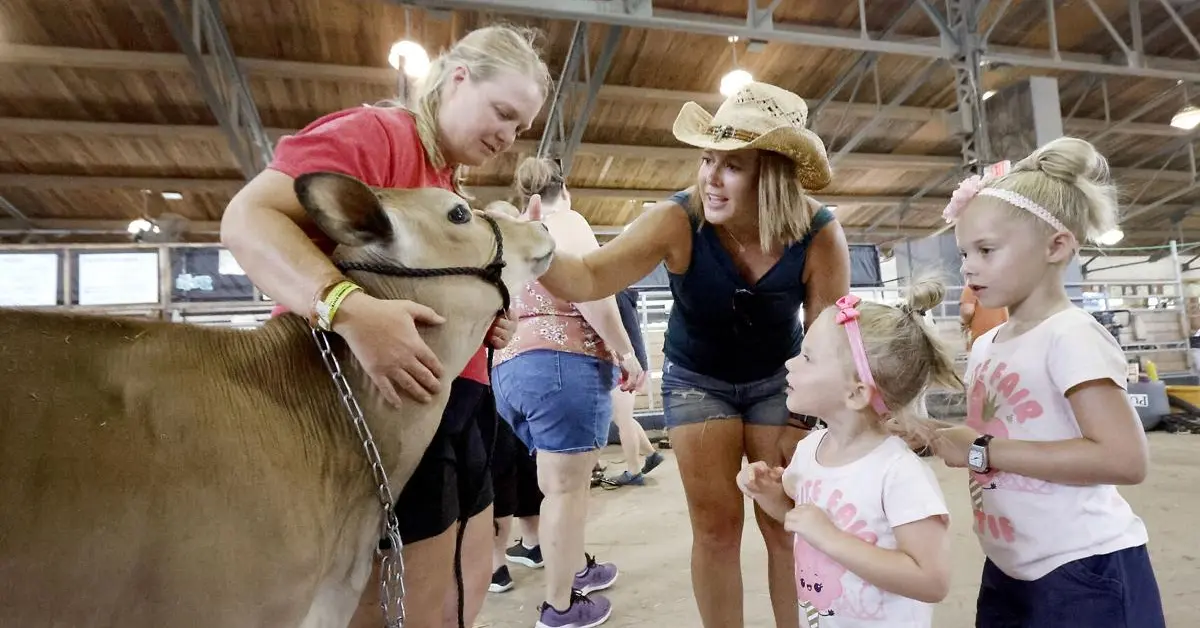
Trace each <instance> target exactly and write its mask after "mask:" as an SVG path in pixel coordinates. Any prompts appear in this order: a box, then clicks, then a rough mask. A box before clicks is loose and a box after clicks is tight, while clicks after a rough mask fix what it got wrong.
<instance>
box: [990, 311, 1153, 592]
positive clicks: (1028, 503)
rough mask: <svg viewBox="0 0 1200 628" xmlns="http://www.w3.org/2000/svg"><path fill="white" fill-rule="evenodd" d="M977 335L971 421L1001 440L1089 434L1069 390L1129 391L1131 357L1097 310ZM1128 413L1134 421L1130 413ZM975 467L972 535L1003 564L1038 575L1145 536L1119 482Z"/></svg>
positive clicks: (1023, 574) (1018, 573)
mask: <svg viewBox="0 0 1200 628" xmlns="http://www.w3.org/2000/svg"><path fill="white" fill-rule="evenodd" d="M1008 324H1009V323H1005V324H1004V325H1001V326H999V327H997V328H995V329H993V330H991V331H989V332H988V333H986V334H984V335H982V336H980V337H979V340H977V341H976V342H975V345H974V346H973V347H972V349H971V357H970V360H969V361H968V362H967V378H966V379H967V425H969V426H971V427H973V428H975V429H976V430H978V431H979V432H981V433H984V434H991V435H993V436H995V437H997V438H1011V439H1016V440H1025V441H1056V440H1068V439H1072V438H1079V437H1080V436H1081V435H1082V433H1081V432H1080V430H1079V423H1078V422H1077V421H1076V420H1075V413H1074V412H1073V411H1072V410H1071V403H1070V401H1068V400H1067V397H1066V393H1067V391H1068V390H1070V389H1071V388H1073V387H1075V386H1077V385H1079V384H1081V383H1084V382H1088V381H1092V380H1097V379H1109V380H1112V381H1113V382H1115V383H1116V384H1117V385H1118V386H1120V387H1121V389H1122V390H1124V389H1125V386H1126V380H1125V354H1124V353H1123V352H1122V351H1121V347H1120V345H1119V344H1117V341H1116V339H1114V338H1113V337H1112V335H1111V334H1110V333H1108V330H1106V329H1104V327H1103V326H1101V325H1100V324H1099V323H1097V322H1096V320H1095V319H1094V318H1092V316H1091V314H1088V313H1087V312H1085V311H1083V310H1081V309H1079V308H1077V307H1071V308H1068V309H1066V310H1063V311H1062V312H1058V313H1056V314H1054V315H1052V316H1050V317H1049V318H1047V319H1046V320H1044V321H1042V322H1041V323H1040V324H1038V325H1037V326H1036V327H1034V328H1033V329H1031V330H1029V331H1027V332H1025V333H1023V334H1021V335H1020V336H1017V337H1016V338H1011V339H1009V340H1005V341H1003V342H995V338H996V333H997V332H998V331H999V330H1001V329H1003V328H1004V327H1005V326H1007V325H1008ZM1129 416H1130V420H1137V419H1135V418H1134V416H1133V413H1132V411H1131V413H1130V415H1129ZM968 473H970V476H971V493H972V494H971V501H972V509H973V511H974V515H975V526H974V527H975V534H976V535H977V536H978V537H979V541H980V544H981V545H982V547H983V551H984V553H985V554H987V556H988V558H990V559H991V560H992V562H993V563H995V564H996V566H997V567H999V568H1000V570H1001V571H1003V572H1004V573H1006V574H1008V575H1009V576H1010V577H1012V578H1016V579H1019V580H1036V579H1038V578H1041V577H1042V576H1044V575H1046V574H1048V573H1050V572H1051V571H1053V570H1055V569H1057V568H1058V567H1060V566H1062V565H1064V564H1066V563H1068V562H1071V561H1073V560H1078V559H1080V558H1085V557H1088V556H1093V555H1099V554H1107V553H1110V552H1115V551H1117V550H1122V549H1126V548H1130V547H1137V546H1139V545H1143V544H1145V543H1146V541H1147V534H1146V526H1145V524H1144V523H1143V522H1142V520H1141V519H1140V518H1139V517H1138V516H1137V515H1136V514H1134V512H1133V510H1132V509H1131V508H1130V507H1129V503H1128V502H1126V501H1125V499H1124V498H1123V497H1121V494H1120V493H1118V492H1117V489H1116V487H1114V486H1111V485H1093V486H1068V485H1063V484H1053V483H1050V482H1045V481H1042V480H1038V479H1034V478H1028V477H1025V476H1021V475H1017V474H1015V473H1006V472H992V473H988V474H983V475H981V474H977V473H971V472H968Z"/></svg>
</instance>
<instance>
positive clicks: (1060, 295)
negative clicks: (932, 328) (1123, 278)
mask: <svg viewBox="0 0 1200 628" xmlns="http://www.w3.org/2000/svg"><path fill="white" fill-rule="evenodd" d="M1116 215H1117V202H1116V192H1115V190H1114V188H1113V187H1112V186H1111V185H1110V184H1109V183H1108V164H1107V162H1106V161H1105V160H1104V158H1103V157H1102V156H1101V155H1100V154H1099V153H1097V152H1096V150H1095V148H1094V147H1093V146H1092V145H1091V144H1089V143H1087V142H1085V141H1083V140H1079V139H1075V138H1060V139H1057V140H1054V141H1052V142H1050V143H1049V144H1046V145H1045V146H1043V147H1042V148H1040V149H1038V150H1037V151H1035V152H1034V153H1033V154H1032V155H1030V156H1029V157H1027V158H1025V159H1023V160H1022V161H1020V162H1019V163H1017V164H1016V165H1015V166H1014V167H1013V169H1012V171H1011V172H1009V173H1008V174H1005V175H1003V176H1001V177H998V178H994V179H980V178H978V177H973V178H971V179H968V180H966V181H964V182H963V183H962V184H961V185H960V186H959V189H958V191H957V192H955V194H954V197H953V198H952V200H951V203H950V205H949V206H948V207H947V208H946V213H945V217H946V220H947V221H948V222H951V221H952V222H955V223H956V224H955V228H954V230H955V237H956V238H957V240H958V246H959V249H960V251H961V253H962V259H963V264H962V272H963V276H964V277H965V281H966V284H967V285H969V286H970V287H971V289H972V290H974V292H975V294H976V296H977V297H978V298H979V302H980V304H981V305H983V306H984V307H988V308H1002V307H1004V308H1008V317H1009V318H1008V322H1007V323H1004V324H1003V325H1001V326H999V327H997V328H995V329H993V330H991V331H990V332H988V333H986V334H984V335H982V336H980V337H979V339H978V340H976V341H975V344H974V346H973V347H972V350H971V357H970V361H969V362H968V366H967V391H968V392H967V423H966V425H965V426H959V427H952V428H947V429H943V430H939V432H938V434H937V436H936V437H935V439H934V450H935V453H936V454H937V455H938V456H940V457H942V458H943V459H944V460H945V461H946V463H947V464H948V465H950V466H954V467H963V466H967V467H969V468H970V474H971V475H970V483H971V498H972V506H973V510H974V516H975V522H974V523H975V533H976V535H977V536H978V538H979V541H980V544H981V545H982V546H983V550H984V553H985V554H987V561H986V563H985V564H984V568H983V578H982V583H981V585H980V590H979V599H978V602H977V612H976V616H977V618H976V622H975V625H976V626H978V627H981V628H993V627H996V628H999V627H1001V626H1020V627H1022V628H1041V627H1047V628H1049V627H1056V628H1057V627H1059V626H1103V627H1104V628H1123V627H1127V628H1135V627H1136V628H1159V627H1161V626H1164V625H1165V620H1164V619H1163V611H1162V601H1161V598H1160V595H1159V591H1158V585H1157V582H1156V579H1155V577H1154V570H1153V569H1152V568H1151V566H1150V557H1149V555H1148V553H1147V551H1146V540H1147V534H1146V526H1145V525H1144V524H1143V523H1142V520H1141V519H1140V518H1138V516H1137V515H1135V514H1134V513H1133V510H1132V509H1131V508H1130V507H1129V504H1128V503H1127V502H1126V501H1125V500H1124V499H1123V498H1122V497H1121V495H1120V493H1118V492H1117V489H1116V487H1115V486H1114V485H1118V484H1139V483H1141V482H1142V481H1143V480H1144V479H1145V477H1146V467H1147V458H1148V454H1147V446H1146V437H1145V434H1144V433H1143V430H1142V424H1141V421H1139V419H1138V417H1137V413H1136V411H1135V410H1134V408H1133V406H1132V404H1131V403H1130V401H1129V398H1128V397H1127V395H1126V393H1125V385H1126V384H1125V382H1126V380H1125V356H1124V354H1123V353H1122V351H1121V347H1120V345H1118V344H1117V342H1116V340H1115V339H1114V338H1113V337H1112V335H1110V334H1109V333H1108V331H1107V330H1105V329H1104V327H1102V326H1101V325H1100V324H1098V323H1097V322H1096V321H1095V320H1094V319H1093V318H1092V316H1091V315H1089V314H1088V313H1087V312H1085V311H1083V310H1081V309H1079V308H1078V307H1076V306H1074V305H1073V304H1072V303H1071V301H1070V299H1069V298H1068V296H1067V291H1066V288H1065V287H1064V273H1065V272H1066V268H1067V264H1068V263H1069V262H1070V260H1071V259H1072V258H1073V257H1075V254H1076V251H1077V250H1078V248H1079V243H1080V242H1081V241H1082V240H1083V239H1085V238H1089V239H1095V238H1096V237H1097V236H1099V235H1100V234H1102V233H1104V232H1105V231H1107V230H1109V229H1112V228H1114V227H1115V226H1116Z"/></svg>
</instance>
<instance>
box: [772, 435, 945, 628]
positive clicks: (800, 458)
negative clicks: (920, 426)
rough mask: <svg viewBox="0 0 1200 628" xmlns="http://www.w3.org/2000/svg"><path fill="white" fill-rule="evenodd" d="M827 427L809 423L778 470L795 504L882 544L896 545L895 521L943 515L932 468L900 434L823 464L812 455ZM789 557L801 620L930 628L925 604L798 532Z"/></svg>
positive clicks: (831, 626)
mask: <svg viewBox="0 0 1200 628" xmlns="http://www.w3.org/2000/svg"><path fill="white" fill-rule="evenodd" d="M827 433H828V430H824V429H821V430H815V431H813V432H812V433H811V434H809V435H808V436H807V437H805V438H804V439H803V440H801V441H800V443H799V444H798V445H797V446H796V452H795V454H793V456H792V461H791V463H790V464H789V465H788V467H787V470H786V471H784V474H783V487H784V491H785V492H786V493H787V494H788V496H789V497H791V498H792V500H793V501H795V502H796V503H797V504H805V503H812V504H815V505H816V506H818V507H820V508H821V510H823V511H825V514H826V515H828V516H829V519H830V520H831V521H833V523H834V525H836V526H837V527H838V528H840V529H841V530H843V531H846V532H849V533H850V534H853V535H855V536H857V537H858V538H860V539H862V540H864V541H866V542H867V543H870V544H872V545H875V546H878V547H881V548H884V549H896V535H895V534H894V533H893V529H894V528H897V527H899V526H902V525H904V524H906V523H912V522H914V521H920V520H921V519H925V518H927V517H933V516H943V517H946V518H947V520H949V516H950V515H949V511H948V510H947V509H946V500H945V498H944V497H943V496H942V489H941V487H940V486H939V485H938V482H937V478H936V477H935V476H934V474H933V470H932V469H930V468H929V466H928V465H927V464H925V462H924V461H922V460H921V459H920V458H919V457H918V456H917V455H916V454H914V453H913V452H912V450H911V449H909V447H908V445H907V444H905V442H904V441H903V440H901V439H900V438H897V437H895V436H889V437H888V438H887V439H886V440H884V441H883V442H882V443H880V444H879V445H878V446H877V447H875V449H873V450H872V451H871V452H870V453H868V454H867V455H865V456H863V457H862V458H859V459H858V460H855V461H854V462H851V463H849V464H845V465H841V466H837V467H827V466H825V465H822V464H821V463H819V462H817V448H818V446H820V444H821V440H822V439H823V438H824V437H825V435H826V434H827ZM795 564H796V590H797V594H798V596H799V598H800V602H801V606H802V608H801V615H802V616H801V621H800V625H801V626H802V627H806V628H807V627H809V626H812V627H817V626H819V627H820V628H858V627H861V628H885V627H886V628H929V626H930V625H931V624H932V622H933V606H932V605H931V604H928V603H925V602H919V601H917V600H913V599H911V598H906V597H903V596H900V595H896V594H894V593H888V592H885V591H882V590H880V589H879V588H878V587H875V586H874V585H871V584H868V583H866V582H865V581H863V579H862V578H860V577H858V576H856V575H854V574H853V573H850V572H848V571H846V569H845V568H844V567H842V566H841V565H839V564H837V563H835V562H834V561H833V560H831V559H830V558H829V557H828V556H826V555H825V554H823V553H821V552H820V551H818V550H816V549H815V548H813V547H812V546H811V545H809V544H808V543H806V542H805V541H804V540H802V539H801V538H800V537H799V536H797V537H796V540H795ZM805 614H807V615H808V617H807V618H806V617H804V615H805Z"/></svg>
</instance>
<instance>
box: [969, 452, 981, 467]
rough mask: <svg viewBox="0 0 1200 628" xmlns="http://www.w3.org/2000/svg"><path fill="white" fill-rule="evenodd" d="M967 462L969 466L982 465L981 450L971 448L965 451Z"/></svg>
mask: <svg viewBox="0 0 1200 628" xmlns="http://www.w3.org/2000/svg"><path fill="white" fill-rule="evenodd" d="M967 464H968V465H969V466H972V467H975V468H980V467H982V466H983V452H982V451H979V450H978V449H972V450H971V451H969V452H967Z"/></svg>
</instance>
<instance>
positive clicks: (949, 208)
mask: <svg viewBox="0 0 1200 628" xmlns="http://www.w3.org/2000/svg"><path fill="white" fill-rule="evenodd" d="M985 184H987V179H984V178H983V177H981V176H979V175H972V176H970V177H967V178H966V179H963V180H962V182H961V183H959V184H958V189H956V190H954V194H953V195H951V197H950V202H949V203H947V204H946V209H944V210H942V218H944V219H946V222H954V221H955V220H958V217H959V216H960V215H961V214H962V213H963V210H964V209H966V208H967V205H968V204H970V202H971V200H972V199H974V198H975V197H976V196H978V195H979V191H980V190H982V189H983V186H984V185H985Z"/></svg>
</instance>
